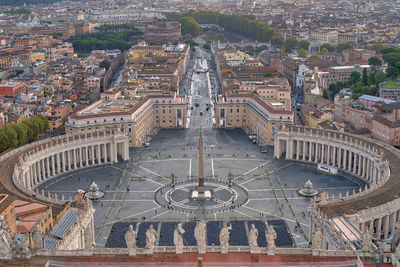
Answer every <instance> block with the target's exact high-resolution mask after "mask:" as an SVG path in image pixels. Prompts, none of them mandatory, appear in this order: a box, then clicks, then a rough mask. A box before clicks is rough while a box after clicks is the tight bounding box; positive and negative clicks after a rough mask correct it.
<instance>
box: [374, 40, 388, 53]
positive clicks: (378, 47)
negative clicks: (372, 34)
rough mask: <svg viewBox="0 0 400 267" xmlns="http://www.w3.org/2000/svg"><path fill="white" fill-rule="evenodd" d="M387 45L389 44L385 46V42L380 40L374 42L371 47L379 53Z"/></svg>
mask: <svg viewBox="0 0 400 267" xmlns="http://www.w3.org/2000/svg"><path fill="white" fill-rule="evenodd" d="M385 47H387V46H385V45H384V44H383V43H380V42H378V43H374V44H373V45H372V46H371V49H372V50H374V51H375V52H377V53H381V51H382V49H383V48H385Z"/></svg>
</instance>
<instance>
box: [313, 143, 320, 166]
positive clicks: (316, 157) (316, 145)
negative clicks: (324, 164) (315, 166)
mask: <svg viewBox="0 0 400 267" xmlns="http://www.w3.org/2000/svg"><path fill="white" fill-rule="evenodd" d="M318 157H319V144H318V143H317V142H316V143H315V151H314V162H315V163H318Z"/></svg>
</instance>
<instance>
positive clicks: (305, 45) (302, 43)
mask: <svg viewBox="0 0 400 267" xmlns="http://www.w3.org/2000/svg"><path fill="white" fill-rule="evenodd" d="M297 47H298V48H299V49H300V48H303V49H304V50H306V51H308V48H309V47H310V43H309V42H307V41H306V40H301V41H299V43H298V44H297Z"/></svg>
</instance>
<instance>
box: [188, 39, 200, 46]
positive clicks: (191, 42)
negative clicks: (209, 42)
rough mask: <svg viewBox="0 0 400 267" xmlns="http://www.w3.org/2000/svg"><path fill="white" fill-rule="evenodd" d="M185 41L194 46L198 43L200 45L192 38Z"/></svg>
mask: <svg viewBox="0 0 400 267" xmlns="http://www.w3.org/2000/svg"><path fill="white" fill-rule="evenodd" d="M185 43H186V44H188V45H190V46H191V47H194V46H198V45H199V44H198V43H196V42H195V41H193V40H192V39H190V40H187V41H186V42H185Z"/></svg>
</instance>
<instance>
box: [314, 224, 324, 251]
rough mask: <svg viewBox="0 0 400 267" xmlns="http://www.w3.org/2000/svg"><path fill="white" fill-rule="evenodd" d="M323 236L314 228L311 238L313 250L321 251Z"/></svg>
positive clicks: (319, 230) (317, 228)
mask: <svg viewBox="0 0 400 267" xmlns="http://www.w3.org/2000/svg"><path fill="white" fill-rule="evenodd" d="M322 241H323V236H322V232H321V229H320V228H319V227H316V228H315V231H314V234H313V235H312V237H311V242H312V245H313V248H314V249H321V246H322Z"/></svg>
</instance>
